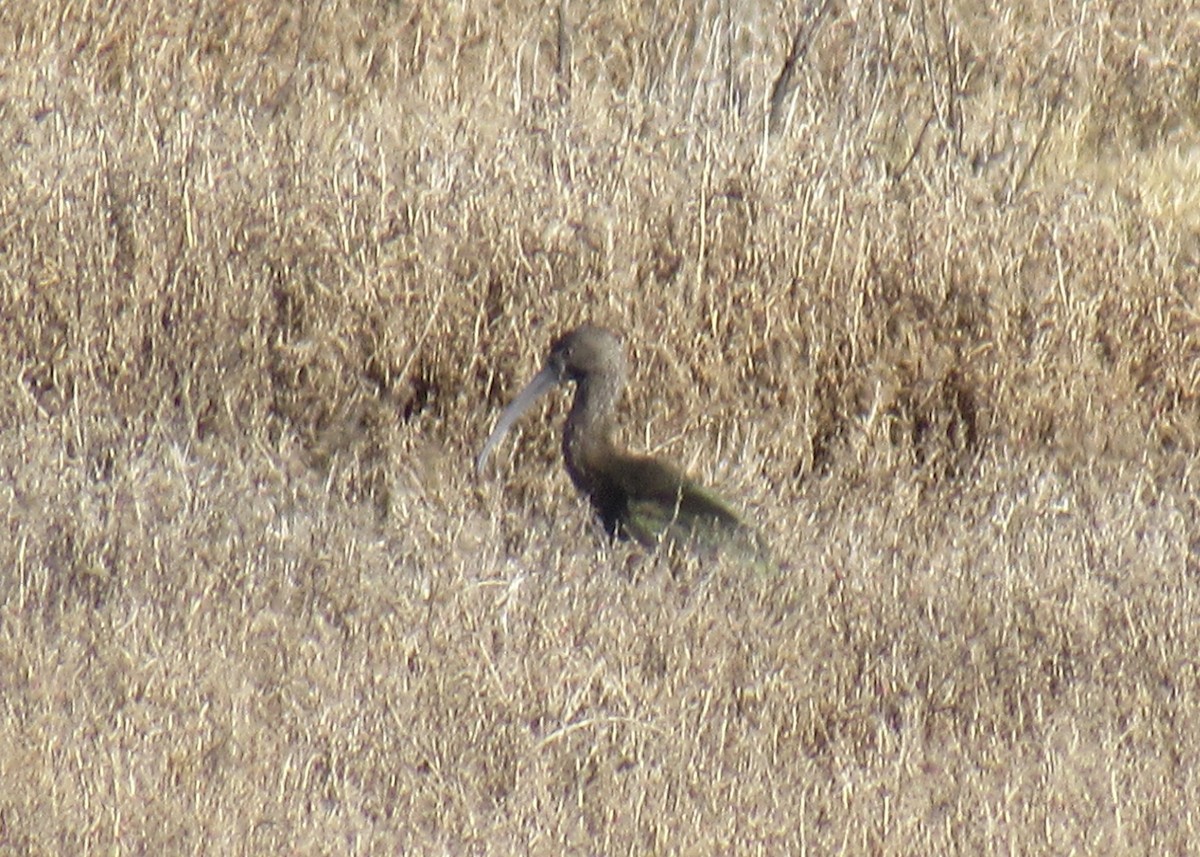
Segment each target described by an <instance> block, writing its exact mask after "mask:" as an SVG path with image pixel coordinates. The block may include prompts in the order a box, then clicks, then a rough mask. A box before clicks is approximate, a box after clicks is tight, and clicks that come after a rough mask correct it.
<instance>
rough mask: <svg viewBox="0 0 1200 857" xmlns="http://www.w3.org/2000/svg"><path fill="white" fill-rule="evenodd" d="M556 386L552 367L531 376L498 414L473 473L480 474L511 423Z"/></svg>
mask: <svg viewBox="0 0 1200 857" xmlns="http://www.w3.org/2000/svg"><path fill="white" fill-rule="evenodd" d="M556 384H558V373H557V372H555V371H554V369H553V367H551V366H546V367H544V368H543V369H542V371H541V372H538V373H537V374H536V375H534V376H533V380H532V381H530V382H529V383H528V384H526V385H525V389H524V390H522V391H521V392H520V393H518V394H517V397H516V398H515V399H513V400H512V402H511V403H509V406H508V407H507V408H505V409H504V412H503V413H501V414H500V419H499V421H498V422H497V423H496V427H495V428H494V429H492V433H491V435H489V436H488V439H487V443H485V444H484V445H483V450H482V451H480V453H479V457H478V458H476V459H475V472H476V473H482V472H483V466H484V465H485V464H487V460H488V456H489V455H491V454H492V450H493V449H495V448H496V446H497V445H499V443H500V441H502V440H503V439H504V436H505V435H506V434H508V430H509V429H510V428H512V427H513V423H515V422H516V421H517V420H519V419H520V418H521V414H523V413H525V412H526V411H527V410H529V408H530V406H531V405H533V403H534V402H536V401H537V400H538V399H539V398H540V397H541V395H542V394H543V393H545V392H546V391H547V390H549V389H550V388H551V387H553V386H555V385H556Z"/></svg>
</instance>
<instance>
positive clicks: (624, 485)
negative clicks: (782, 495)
mask: <svg viewBox="0 0 1200 857" xmlns="http://www.w3.org/2000/svg"><path fill="white" fill-rule="evenodd" d="M623 464H624V466H622V467H618V468H615V476H616V480H617V482H618V488H619V490H620V491H621V493H622V494H623V495H624V496H625V497H626V498H627V502H626V508H625V510H624V514H623V515H621V520H620V525H621V526H622V527H623V528H624V530H625V531H626V533H627V534H628V535H630V536H632V537H633V538H635V539H637V540H638V541H639V542H641V543H642V544H650V545H652V544H655V543H656V542H658V540H659V539H660V538H661V537H662V535H663V534H664V533H666V532H668V531H670V532H672V533H674V534H676V535H681V536H682V535H691V534H695V535H697V536H700V537H708V536H711V537H715V538H718V539H719V538H721V537H722V536H724V535H728V534H729V533H730V532H733V531H736V530H739V529H742V528H744V526H745V525H744V524H743V523H742V520H741V518H739V517H738V515H737V513H736V512H734V511H733V509H731V508H730V507H729V506H728V505H727V504H726V503H725V501H724V500H722V499H721V498H720V497H718V496H717V495H716V494H714V493H713V492H711V491H709V490H707V489H705V488H702V487H701V486H699V485H697V484H696V483H695V482H693V481H692V480H690V479H688V478H687V477H686V476H684V475H683V474H682V473H681V472H680V471H679V470H677V469H676V468H674V467H672V466H671V465H669V464H666V463H665V462H662V461H659V460H657V459H654V458H641V457H639V458H633V457H630V458H629V460H628V461H627V462H623Z"/></svg>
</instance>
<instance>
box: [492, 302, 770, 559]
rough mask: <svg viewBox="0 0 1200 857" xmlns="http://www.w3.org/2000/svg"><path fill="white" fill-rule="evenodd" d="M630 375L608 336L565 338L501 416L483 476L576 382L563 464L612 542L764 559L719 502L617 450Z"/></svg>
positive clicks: (663, 466)
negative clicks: (534, 417)
mask: <svg viewBox="0 0 1200 857" xmlns="http://www.w3.org/2000/svg"><path fill="white" fill-rule="evenodd" d="M627 374H628V369H627V365H626V362H625V353H624V350H623V349H622V347H621V342H620V340H619V339H618V338H617V337H616V336H615V335H614V334H613V333H611V332H609V331H608V330H605V329H604V328H601V327H595V326H593V325H585V326H583V327H580V328H577V329H575V330H573V331H571V332H570V333H567V334H565V335H564V336H561V337H559V338H558V339H557V340H555V342H554V343H553V344H552V345H551V348H550V354H549V356H548V357H547V358H546V364H545V366H544V367H543V368H542V370H541V371H540V372H539V373H538V374H537V375H536V376H535V377H534V378H533V380H532V381H530V382H529V384H528V385H527V386H526V387H525V389H524V390H522V391H521V393H520V394H519V395H518V396H517V398H516V399H514V400H513V402H512V403H511V404H510V405H509V406H508V407H507V408H505V410H504V412H503V413H502V414H501V415H500V419H499V420H498V421H497V423H496V428H495V429H494V430H493V431H492V434H491V436H490V437H489V438H488V439H487V442H486V443H485V444H484V447H483V450H482V451H481V452H480V453H479V458H478V459H477V460H476V469H477V470H480V471H481V470H482V469H483V467H484V464H485V463H486V462H487V459H488V456H489V455H490V454H491V452H492V450H493V449H494V448H495V447H496V445H497V444H498V443H499V442H500V440H501V439H502V438H503V437H504V435H505V434H507V432H508V430H509V429H510V428H511V427H512V425H513V423H515V422H516V421H517V419H518V418H519V417H520V416H521V415H522V414H523V413H524V412H525V411H526V410H528V409H529V407H530V406H531V405H532V404H533V403H534V402H535V401H536V400H537V399H538V398H539V397H540V396H541V395H542V394H543V393H545V392H546V391H547V390H549V389H550V388H551V387H554V386H556V385H558V384H563V383H567V382H572V383H574V384H575V400H574V402H573V403H572V405H571V412H570V414H569V415H568V416H567V422H566V426H565V428H564V429H563V438H562V450H563V460H564V462H565V463H566V466H567V472H568V473H569V474H570V475H571V481H573V482H574V483H575V487H576V488H578V489H579V491H580V492H582V493H583V494H584V495H585V496H586V497H587V498H588V500H589V501H590V502H591V504H592V506H593V508H594V509H595V510H596V514H597V515H598V516H599V518H600V521H601V523H602V524H603V525H604V529H605V531H606V532H608V533H609V535H611V536H615V537H618V538H633V539H636V540H637V541H638V542H640V543H641V544H643V545H646V546H654V545H656V544H658V542H659V541H661V540H662V539H663V538H664V537H669V538H673V539H680V538H695V539H696V540H698V541H700V542H702V543H705V544H710V545H718V544H727V543H739V544H740V545H741V546H742V547H743V548H745V547H749V548H750V549H751V550H752V552H753V553H755V554H756V555H758V556H760V557H761V556H762V555H764V553H765V548H764V546H763V544H762V542H761V540H760V539H759V537H758V536H757V534H756V533H755V532H754V531H753V530H752V529H751V528H749V527H748V526H747V525H746V524H744V523H743V522H742V520H741V519H740V518H739V517H738V515H737V514H736V513H735V512H734V511H733V510H732V509H731V508H730V507H729V506H728V505H727V504H726V503H725V502H724V501H723V500H721V498H719V497H718V496H717V495H715V494H713V493H712V492H710V491H708V490H706V489H704V488H702V487H700V486H699V485H697V484H696V483H695V482H694V481H692V480H691V479H689V478H687V477H686V476H685V475H684V474H683V473H682V472H681V471H679V470H678V469H677V468H676V467H674V466H672V465H671V464H668V463H666V462H664V461H661V460H659V459H657V458H651V457H649V456H643V455H633V454H631V453H629V452H625V451H624V450H621V449H619V448H618V447H617V446H616V445H615V444H614V443H613V439H612V429H613V414H614V412H615V411H616V407H617V404H618V403H619V401H620V399H621V394H622V392H623V391H624V389H625V380H626V376H627Z"/></svg>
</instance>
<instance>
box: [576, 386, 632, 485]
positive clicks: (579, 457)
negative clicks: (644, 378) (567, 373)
mask: <svg viewBox="0 0 1200 857" xmlns="http://www.w3.org/2000/svg"><path fill="white" fill-rule="evenodd" d="M622 384H623V379H621V378H619V377H615V376H614V377H605V376H591V377H588V378H585V379H584V380H583V381H580V382H579V384H578V387H577V388H576V390H575V401H574V403H572V405H571V413H570V414H569V415H568V417H567V424H566V428H565V429H564V430H563V458H564V459H565V460H566V464H567V470H568V471H569V472H570V474H571V479H572V481H573V482H574V483H575V485H576V487H577V488H579V489H580V490H581V491H583V492H584V493H587V494H591V493H592V491H593V489H594V488H595V483H596V479H597V477H598V475H599V474H598V469H599V468H601V467H602V466H603V463H604V461H605V460H607V459H608V458H610V457H611V456H612V455H613V453H614V452H615V448H614V445H613V440H612V433H613V413H614V411H615V410H616V407H617V402H618V401H619V400H620V398H621V390H622Z"/></svg>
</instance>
